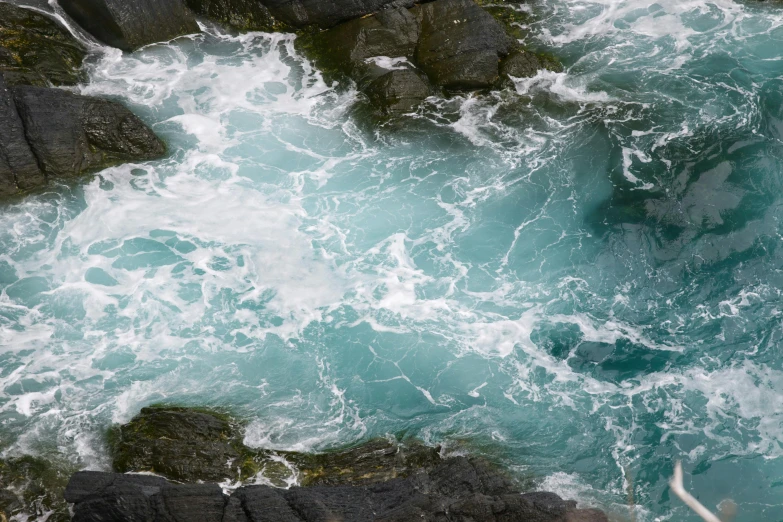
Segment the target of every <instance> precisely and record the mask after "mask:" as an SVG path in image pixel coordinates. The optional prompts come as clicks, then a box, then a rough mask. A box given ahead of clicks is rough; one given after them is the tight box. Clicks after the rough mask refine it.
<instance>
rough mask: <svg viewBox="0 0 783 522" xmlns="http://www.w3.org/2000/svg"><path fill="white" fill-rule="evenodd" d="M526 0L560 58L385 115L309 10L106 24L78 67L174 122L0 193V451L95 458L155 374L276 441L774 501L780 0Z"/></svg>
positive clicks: (104, 89) (595, 497) (677, 509)
mask: <svg viewBox="0 0 783 522" xmlns="http://www.w3.org/2000/svg"><path fill="white" fill-rule="evenodd" d="M528 9H529V10H531V11H532V12H533V14H534V15H535V19H536V20H539V21H538V22H536V23H534V24H532V25H531V26H530V27H527V28H526V29H527V31H528V32H529V36H528V37H527V40H526V43H527V44H529V45H532V46H535V47H538V48H541V49H545V50H550V51H556V52H557V53H558V54H559V55H560V56H561V57H562V59H563V61H564V63H565V65H566V69H567V70H566V72H565V73H562V74H555V73H541V74H539V76H537V77H536V78H533V79H526V80H520V81H518V83H517V85H516V91H517V92H516V93H514V92H511V91H510V90H509V91H502V92H495V93H492V94H490V95H486V96H473V97H457V98H453V99H450V100H447V101H444V100H438V99H433V100H431V101H430V103H428V104H427V106H426V107H424V108H422V109H421V110H420V111H419V112H418V113H417V114H415V115H411V116H408V117H406V119H405V121H404V123H403V124H402V125H401V126H398V127H396V128H382V129H380V130H378V129H373V128H372V127H371V126H368V125H367V124H366V121H365V118H364V117H363V110H362V102H361V100H360V99H359V96H358V95H357V94H356V93H355V92H353V91H351V90H347V91H337V90H334V89H332V88H331V87H330V86H329V85H327V84H326V83H325V82H324V81H323V79H322V78H321V77H320V75H319V74H318V72H317V71H316V70H314V69H313V68H312V67H311V66H310V65H309V64H308V62H307V61H306V60H304V59H303V58H301V57H300V56H298V55H297V54H296V52H295V51H294V48H293V37H291V36H285V35H264V34H249V35H244V36H239V37H236V36H230V35H225V34H222V33H220V32H219V31H216V30H214V29H212V30H210V32H209V33H208V34H205V35H200V36H198V37H193V38H182V39H179V40H177V41H174V42H171V43H170V44H165V45H157V46H152V47H149V48H146V49H144V50H142V51H139V52H137V53H135V54H132V55H125V56H121V55H119V54H118V53H116V52H112V51H108V50H104V53H103V54H101V55H100V56H98V57H96V58H95V59H94V60H93V61H92V63H91V64H90V65H89V68H90V76H91V82H90V83H89V85H87V86H84V87H82V89H81V90H82V91H83V92H84V93H85V94H98V95H110V96H116V97H118V98H119V99H122V100H123V101H124V102H125V103H126V104H128V105H129V106H130V107H131V108H133V110H134V111H135V112H137V113H138V114H139V115H141V116H142V117H143V118H144V119H145V120H146V121H147V122H148V123H150V124H151V125H153V126H154V128H155V130H156V131H157V132H158V133H159V134H160V135H162V136H164V137H165V138H166V140H167V141H168V142H169V144H170V148H171V150H172V154H171V157H169V158H167V159H165V160H162V161H157V162H148V163H142V164H133V165H125V166H121V167H117V168H112V169H108V170H106V171H103V172H101V173H100V175H99V176H98V177H96V178H95V179H94V180H86V181H85V182H83V183H78V184H73V185H68V186H55V187H52V188H51V190H49V191H47V192H46V193H43V194H38V195H35V196H30V197H27V198H25V199H24V200H23V201H17V202H13V203H7V204H4V205H3V206H2V209H1V210H2V211H1V212H0V292H1V293H0V345H2V346H3V349H2V352H1V353H0V450H3V451H4V453H5V454H17V453H34V454H49V453H51V452H60V453H62V454H65V455H67V456H68V457H69V458H70V459H72V460H73V461H74V462H77V463H79V465H81V466H83V467H87V468H94V469H105V468H107V466H108V462H107V457H106V453H105V449H104V447H103V445H102V442H101V436H102V433H103V430H104V429H105V428H106V427H107V426H108V425H109V424H111V423H112V422H123V421H127V420H128V419H130V418H131V417H132V416H133V415H134V414H135V413H137V412H138V410H139V409H140V408H141V407H142V406H144V405H147V404H150V403H156V402H161V401H170V402H177V403H184V404H193V405H208V406H216V407H227V408H230V409H231V410H233V411H235V412H236V413H238V414H240V415H242V416H244V417H247V418H248V419H251V424H250V426H249V429H248V432H247V440H246V442H247V443H248V444H251V445H255V446H262V447H272V448H280V449H295V450H319V449H324V448H328V447H333V446H337V445H340V444H345V443H350V442H354V441H357V440H361V439H365V438H368V437H371V436H378V435H385V434H399V433H406V434H409V435H415V436H419V437H422V438H424V439H425V440H427V441H429V442H432V443H439V442H443V441H461V440H464V441H468V442H467V444H468V446H469V447H472V448H473V451H480V452H486V453H488V454H491V455H493V456H494V457H496V458H499V459H501V460H502V461H503V462H504V463H505V464H506V465H507V466H509V467H510V468H511V469H513V470H515V471H516V472H518V473H519V474H521V475H523V476H533V477H535V478H536V479H537V480H538V481H539V487H542V488H546V489H548V490H554V491H556V492H558V493H560V494H562V495H564V496H567V497H570V498H576V499H578V500H579V501H580V502H581V503H583V504H585V505H597V506H600V507H603V508H604V509H606V510H607V511H611V512H613V513H614V516H615V517H616V518H617V520H631V519H632V517H635V519H636V520H639V521H653V520H696V519H695V518H694V517H693V516H692V515H690V514H689V513H688V512H686V511H685V510H684V509H683V508H682V507H681V505H680V503H679V501H677V500H676V499H672V498H671V495H670V493H669V492H668V487H667V482H668V479H669V476H670V474H671V471H672V466H673V462H674V461H675V460H677V459H681V460H682V461H683V465H684V468H685V471H686V487H687V488H688V489H690V490H691V491H692V492H694V493H695V494H696V495H697V496H698V497H699V498H700V500H701V501H702V502H703V503H704V504H705V505H707V506H708V507H710V508H711V509H713V510H715V509H716V506H717V504H718V503H720V502H721V501H722V500H724V499H727V498H731V499H733V500H734V501H735V502H736V503H737V504H738V505H739V515H738V520H745V521H757V520H758V521H760V520H765V521H766V520H774V521H780V520H783V460H782V459H781V457H783V354H782V353H781V349H780V345H781V344H780V343H781V340H783V328H781V316H783V309H781V307H780V304H779V303H780V302H781V288H783V252H781V249H780V248H779V247H780V244H781V240H782V239H783V236H782V235H781V233H783V225H782V224H781V223H780V219H781V218H782V217H783V197H781V196H783V143H782V142H781V139H783V58H782V57H783V51H782V49H783V46H781V41H782V40H783V10H781V8H780V6H777V7H775V6H773V5H766V4H764V3H744V4H742V3H736V2H733V1H730V0H716V1H714V2H709V3H707V2H701V1H688V0H679V1H678V0H660V1H658V2H657V3H653V4H649V3H648V2H643V1H641V0H596V1H587V0H557V1H555V0H542V1H541V2H539V3H536V4H533V5H532V7H529V8H528ZM452 444H454V443H453V442H452ZM629 489H631V490H632V491H633V497H634V507H633V508H632V509H629V508H628V506H627V504H628V496H629V495H628V490H629ZM631 510H632V511H633V514H631V513H630V511H631Z"/></svg>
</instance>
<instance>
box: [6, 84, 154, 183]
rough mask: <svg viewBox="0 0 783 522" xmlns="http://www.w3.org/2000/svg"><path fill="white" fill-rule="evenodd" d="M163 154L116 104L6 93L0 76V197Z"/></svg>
mask: <svg viewBox="0 0 783 522" xmlns="http://www.w3.org/2000/svg"><path fill="white" fill-rule="evenodd" d="M165 150H166V148H165V145H164V144H163V142H162V141H161V140H160V139H159V138H158V137H157V136H155V134H154V133H153V132H152V131H151V130H150V129H149V128H148V127H147V126H146V125H144V123H142V121H141V120H139V119H138V118H137V117H136V116H134V115H133V113H131V112H130V111H129V110H128V109H126V108H125V107H123V106H122V105H120V104H118V103H116V102H113V101H109V100H103V99H98V98H90V97H87V96H79V95H76V94H72V93H69V92H67V91H63V90H60V89H52V88H48V87H35V86H28V85H18V86H15V87H8V86H6V85H5V83H4V80H3V76H2V74H0V196H8V195H13V194H17V193H19V192H26V191H28V190H31V189H35V188H36V187H40V186H42V185H44V184H45V183H46V182H47V180H48V179H54V178H63V177H69V176H76V175H78V174H82V173H86V172H91V171H96V170H99V169H102V168H106V167H109V166H112V165H116V164H118V163H122V162H125V161H131V160H148V159H154V158H158V157H161V156H162V155H163V154H164V153H165Z"/></svg>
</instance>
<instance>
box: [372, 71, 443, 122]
mask: <svg viewBox="0 0 783 522" xmlns="http://www.w3.org/2000/svg"><path fill="white" fill-rule="evenodd" d="M364 93H365V94H366V95H367V96H368V98H369V99H370V101H371V102H372V104H373V105H375V106H376V107H378V108H379V109H380V110H381V112H383V113H385V114H388V115H399V114H406V113H409V112H412V111H414V110H415V109H416V107H418V106H419V105H420V104H421V102H423V101H424V100H425V99H426V98H427V97H428V96H429V95H430V94H432V90H431V89H430V86H429V84H428V83H427V80H426V78H422V76H421V75H420V74H419V73H417V72H416V71H414V70H411V69H398V70H394V71H389V72H387V73H386V74H384V75H383V76H380V77H379V78H376V79H375V80H374V81H373V82H371V83H370V85H368V86H367V87H366V88H365V89H364Z"/></svg>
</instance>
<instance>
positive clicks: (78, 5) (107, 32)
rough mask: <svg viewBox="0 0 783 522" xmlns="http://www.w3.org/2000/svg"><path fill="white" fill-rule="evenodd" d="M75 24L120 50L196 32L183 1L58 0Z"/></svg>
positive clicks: (195, 25)
mask: <svg viewBox="0 0 783 522" xmlns="http://www.w3.org/2000/svg"><path fill="white" fill-rule="evenodd" d="M60 5H61V6H62V8H63V9H64V10H65V12H66V13H68V15H70V16H71V18H73V19H74V20H75V21H76V23H78V24H79V25H80V26H82V27H83V28H84V29H85V30H86V31H87V32H89V33H90V34H92V35H93V36H95V37H96V38H97V39H99V40H100V41H102V42H103V43H105V44H107V45H110V46H112V47H117V48H119V49H122V50H123V51H134V50H136V49H138V48H139V47H143V46H145V45H148V44H151V43H155V42H164V41H167V40H171V39H173V38H176V37H177V36H182V35H185V34H192V33H197V32H199V27H198V24H197V23H196V19H195V17H194V16H193V13H192V12H191V11H190V10H189V9H188V8H187V7H186V6H185V3H184V1H183V0H133V1H132V2H129V1H127V0H61V1H60Z"/></svg>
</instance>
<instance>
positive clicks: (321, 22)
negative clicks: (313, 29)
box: [264, 0, 415, 29]
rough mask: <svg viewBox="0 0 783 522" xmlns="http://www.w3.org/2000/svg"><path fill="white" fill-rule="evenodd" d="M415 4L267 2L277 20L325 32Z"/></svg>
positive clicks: (386, 0)
mask: <svg viewBox="0 0 783 522" xmlns="http://www.w3.org/2000/svg"><path fill="white" fill-rule="evenodd" d="M414 3H415V0H264V4H265V5H266V6H267V7H269V10H270V11H272V14H274V15H275V16H276V17H277V18H279V19H280V20H282V21H283V22H285V23H287V24H289V25H292V26H294V27H305V26H308V25H314V26H317V27H320V28H322V29H326V28H329V27H333V26H335V25H337V24H339V23H341V22H345V21H347V20H352V19H354V18H360V17H362V16H366V15H368V14H371V13H375V12H377V11H380V10H382V9H387V8H394V7H411V6H413V4H414Z"/></svg>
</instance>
